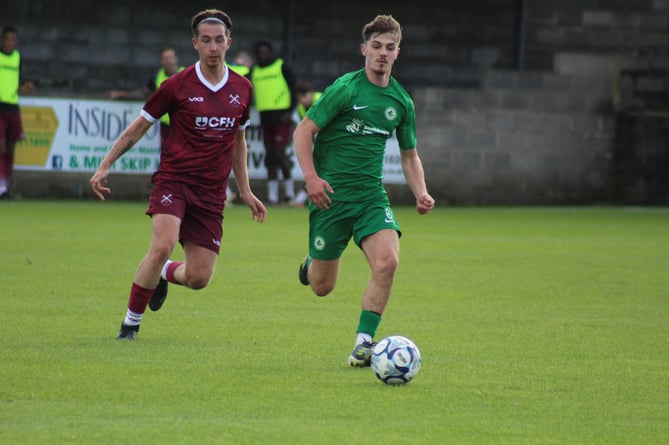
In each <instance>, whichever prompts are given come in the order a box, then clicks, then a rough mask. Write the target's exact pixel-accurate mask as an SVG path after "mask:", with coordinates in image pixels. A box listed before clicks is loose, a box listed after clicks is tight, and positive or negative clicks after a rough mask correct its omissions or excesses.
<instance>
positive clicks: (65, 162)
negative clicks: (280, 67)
mask: <svg viewBox="0 0 669 445" xmlns="http://www.w3.org/2000/svg"><path fill="white" fill-rule="evenodd" d="M20 106H21V117H22V120H23V129H24V132H25V135H26V138H25V139H24V140H22V141H20V142H19V143H18V144H17V146H16V155H15V160H14V167H15V169H17V170H33V171H39V170H43V171H65V172H93V171H95V169H96V168H97V167H98V165H100V162H101V161H102V159H103V158H104V157H105V155H106V154H107V152H108V151H109V149H110V148H111V146H112V144H113V143H114V141H116V139H117V138H118V136H119V135H120V134H121V132H122V131H123V130H124V129H125V128H126V127H127V126H128V125H129V124H130V123H131V122H132V121H133V120H134V119H135V118H136V117H137V116H139V113H140V111H141V109H142V106H143V102H126V101H110V100H87V99H58V98H43V97H24V98H21V100H20ZM246 141H247V144H248V158H247V159H248V163H247V164H248V169H249V177H250V178H251V179H265V178H266V177H267V170H266V168H265V150H264V147H263V142H262V127H261V126H260V119H259V116H258V113H257V112H255V110H254V112H253V113H252V114H251V126H249V127H248V128H247V132H246ZM288 152H289V155H290V159H291V163H292V166H293V167H292V175H293V178H294V179H298V180H301V179H303V176H302V171H301V170H300V168H299V165H298V163H297V159H296V157H295V152H294V150H293V147H292V145H290V146H289V147H288ZM159 159H160V131H159V126H158V125H154V126H152V127H151V128H150V129H149V131H148V132H147V134H146V135H145V136H144V137H143V138H142V139H141V140H139V141H138V142H137V143H136V144H135V146H134V147H133V148H131V149H130V150H129V151H128V152H127V153H126V154H125V155H123V156H122V157H121V159H119V160H118V161H117V162H116V163H115V164H114V166H113V168H112V172H114V173H127V174H151V173H153V172H154V171H155V170H156V168H157V166H158V162H159ZM384 182H385V183H389V184H403V183H405V179H404V175H403V174H402V166H401V163H400V154H399V146H398V143H397V139H396V138H394V137H393V138H391V139H390V140H389V141H388V143H387V147H386V155H385V165H384Z"/></svg>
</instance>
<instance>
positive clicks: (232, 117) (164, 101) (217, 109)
mask: <svg viewBox="0 0 669 445" xmlns="http://www.w3.org/2000/svg"><path fill="white" fill-rule="evenodd" d="M251 98H252V88H251V82H249V80H248V79H246V78H245V77H242V76H240V75H238V74H237V73H235V72H233V71H232V70H230V69H226V74H225V76H224V77H223V80H222V81H221V82H220V83H219V84H218V85H212V84H210V83H209V82H208V81H207V80H206V79H205V78H204V76H203V75H202V71H201V70H200V62H197V63H196V64H195V65H192V66H190V67H188V68H186V69H185V70H183V71H181V72H179V73H177V74H174V75H173V76H171V77H169V78H168V79H167V80H166V81H165V82H163V83H162V84H161V85H160V87H159V88H158V90H156V91H155V92H154V93H153V95H151V97H150V98H149V99H148V100H147V102H146V104H145V105H144V109H143V110H142V113H141V115H142V116H143V117H144V118H145V119H147V120H149V121H150V122H157V121H158V119H159V118H160V116H162V115H163V114H165V113H168V114H169V116H170V135H169V138H168V140H167V143H166V146H165V149H164V151H162V152H161V154H160V164H159V165H158V169H157V171H156V173H155V174H154V177H153V179H154V181H156V180H161V181H163V180H167V181H170V180H176V181H181V182H186V183H188V184H191V185H194V186H200V187H204V188H208V189H209V188H211V189H216V190H219V189H222V188H224V187H225V184H226V180H227V178H228V176H229V175H230V170H231V168H232V152H233V148H234V145H235V139H236V137H237V132H238V131H239V130H243V129H245V128H246V127H247V126H248V125H249V123H250V120H249V110H250V106H251V100H252V99H251Z"/></svg>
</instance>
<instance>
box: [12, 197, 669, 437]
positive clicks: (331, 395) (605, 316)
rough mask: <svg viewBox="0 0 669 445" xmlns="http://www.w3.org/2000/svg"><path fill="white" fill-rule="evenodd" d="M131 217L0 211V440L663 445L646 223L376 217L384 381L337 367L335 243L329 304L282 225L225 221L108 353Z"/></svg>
mask: <svg viewBox="0 0 669 445" xmlns="http://www.w3.org/2000/svg"><path fill="white" fill-rule="evenodd" d="M144 209H145V203H118V202H108V203H98V202H34V201H33V202H31V201H23V202H19V201H16V202H3V203H0V241H1V245H2V246H3V247H2V249H1V250H0V282H1V283H2V284H1V290H0V337H1V339H2V340H1V343H0V356H1V357H2V361H3V364H2V366H1V367H0V443H8V444H9V443H68V444H90V443H96V444H107V443H109V444H111V443H118V442H121V441H133V442H141V443H146V444H167V443H175V444H186V443H193V444H203V443H245V444H246V443H248V444H254V443H259V444H266V443H277V444H283V443H291V444H302V443H304V444H315V443H318V444H341V443H352V444H366V443H370V444H372V443H384V444H395V443H411V444H435V443H454V444H462V443H466V444H485V443H494V444H519V443H525V444H548V443H555V444H564V443H592V444H611V443H621V444H622V443H624V444H628V443H666V442H669V323H667V313H668V312H669V298H668V297H669V274H668V272H667V271H668V270H669V211H667V210H666V209H654V208H648V209H617V208H473V209H467V208H440V209H437V210H436V211H435V212H434V214H432V215H429V216H427V217H419V216H418V215H416V214H415V212H414V211H413V210H412V209H409V208H397V209H396V214H397V216H398V218H399V219H400V223H401V224H402V227H403V230H404V236H403V238H402V253H401V261H402V265H401V267H400V271H399V272H398V276H397V280H396V285H395V289H394V292H393V298H392V300H391V303H390V305H389V308H388V310H387V313H386V315H385V316H384V320H383V322H382V325H381V328H380V332H379V334H380V335H381V336H384V335H390V334H395V333H399V334H403V335H407V336H408V337H410V338H412V339H414V340H415V341H416V343H417V344H418V346H419V348H420V350H421V354H422V356H423V368H422V370H421V372H420V374H419V375H418V376H417V377H416V379H415V380H414V381H413V382H411V383H410V384H408V385H406V386H404V387H386V386H384V385H382V384H381V383H379V382H378V381H376V379H375V378H374V377H373V375H372V374H371V371H369V370H366V369H363V370H360V369H349V368H347V367H346V364H345V360H346V357H347V355H348V353H349V352H350V350H351V348H352V346H353V345H352V342H353V337H354V333H353V330H354V329H355V324H356V321H357V317H358V313H359V300H360V297H359V295H360V293H361V291H362V289H363V287H364V285H365V283H366V280H367V279H368V272H367V269H366V266H365V264H364V260H363V258H362V255H360V254H359V252H357V249H356V248H355V247H354V246H350V247H349V249H348V250H347V252H346V253H345V256H344V259H343V264H342V271H341V275H340V282H339V284H338V288H337V289H336V291H335V293H334V294H333V295H331V296H329V297H326V298H325V299H318V298H316V297H314V296H313V295H312V294H311V293H310V292H309V290H308V289H306V288H304V287H302V286H300V285H299V283H298V281H297V265H298V264H299V262H300V260H301V259H302V257H303V255H304V253H305V252H306V217H307V213H306V211H303V210H299V209H270V215H269V219H268V221H267V222H266V223H264V224H261V225H259V224H256V223H254V222H251V221H250V215H249V212H248V210H247V209H246V208H244V207H241V206H236V207H233V208H231V209H229V210H227V211H226V219H225V225H224V239H223V251H222V255H221V257H220V258H219V263H218V266H217V271H216V275H215V276H214V279H213V281H212V283H211V285H210V286H209V287H208V288H206V289H204V290H201V291H197V292H194V291H190V290H186V289H182V288H176V287H171V289H170V295H169V298H168V300H167V302H166V303H165V307H164V308H163V309H162V310H161V311H160V312H157V313H149V314H148V315H147V316H146V317H145V320H144V322H143V323H142V324H143V326H142V330H141V332H140V338H139V340H138V341H137V342H134V343H132V342H120V341H116V340H114V336H115V334H116V332H117V329H118V325H119V324H120V322H121V320H122V317H123V314H124V312H125V305H126V303H127V294H128V290H129V287H130V282H131V279H132V276H133V274H134V270H135V267H136V265H137V263H138V262H139V260H140V259H141V258H142V256H143V255H144V254H145V251H146V248H147V243H148V240H149V235H150V226H149V220H148V218H147V217H146V216H144V215H143V212H144ZM177 252H178V253H177V255H176V257H179V255H181V253H180V250H177Z"/></svg>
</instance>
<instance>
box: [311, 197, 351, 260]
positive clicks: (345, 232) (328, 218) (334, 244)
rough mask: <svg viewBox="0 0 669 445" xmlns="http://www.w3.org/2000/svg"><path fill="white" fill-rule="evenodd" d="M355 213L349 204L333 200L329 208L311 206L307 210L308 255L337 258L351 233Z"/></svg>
mask: <svg viewBox="0 0 669 445" xmlns="http://www.w3.org/2000/svg"><path fill="white" fill-rule="evenodd" d="M356 217H357V215H356V212H355V209H352V208H351V206H350V205H348V204H345V203H341V202H335V203H332V205H331V206H330V208H329V209H327V210H326V209H318V208H316V207H314V206H311V208H310V211H309V256H311V258H312V259H318V260H325V261H329V260H336V259H339V258H340V257H341V255H342V253H343V252H344V250H345V249H346V247H347V246H348V242H349V240H350V239H351V236H352V234H353V225H354V224H355V219H356Z"/></svg>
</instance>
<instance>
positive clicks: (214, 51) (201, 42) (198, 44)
mask: <svg viewBox="0 0 669 445" xmlns="http://www.w3.org/2000/svg"><path fill="white" fill-rule="evenodd" d="M198 31H199V34H198V36H197V37H194V38H193V46H194V47H195V50H196V51H197V52H198V54H199V55H200V61H201V62H202V63H203V64H205V65H207V66H209V67H212V68H213V67H218V66H223V64H224V63H225V54H226V53H227V52H228V49H229V48H230V44H231V43H232V39H231V38H229V37H228V36H227V34H226V33H225V26H224V25H220V24H216V23H202V24H201V25H200V26H199V28H198Z"/></svg>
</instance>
